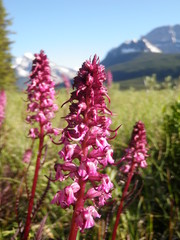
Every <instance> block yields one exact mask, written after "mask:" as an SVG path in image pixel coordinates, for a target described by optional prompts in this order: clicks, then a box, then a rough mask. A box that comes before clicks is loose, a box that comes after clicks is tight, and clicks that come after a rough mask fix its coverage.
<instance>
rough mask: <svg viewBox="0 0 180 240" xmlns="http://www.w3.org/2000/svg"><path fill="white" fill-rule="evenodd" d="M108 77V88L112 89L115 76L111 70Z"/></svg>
mask: <svg viewBox="0 0 180 240" xmlns="http://www.w3.org/2000/svg"><path fill="white" fill-rule="evenodd" d="M106 75H107V86H108V87H109V88H110V87H111V85H112V81H113V75H112V73H111V71H110V70H109V71H107V73H106Z"/></svg>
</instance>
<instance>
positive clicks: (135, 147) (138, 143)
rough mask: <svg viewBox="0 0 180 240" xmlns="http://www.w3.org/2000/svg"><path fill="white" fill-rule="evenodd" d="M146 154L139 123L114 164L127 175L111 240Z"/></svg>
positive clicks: (142, 126)
mask: <svg viewBox="0 0 180 240" xmlns="http://www.w3.org/2000/svg"><path fill="white" fill-rule="evenodd" d="M147 152H148V148H147V140H146V131H145V128H144V124H143V123H142V122H141V121H139V122H137V123H136V124H135V126H134V128H133V132H132V136H131V141H130V143H129V146H128V148H127V149H126V150H125V155H124V156H123V157H122V159H121V160H120V161H119V162H118V163H116V164H119V163H123V166H122V167H121V168H120V170H121V171H122V172H124V173H128V174H127V180H126V183H125V186H124V189H123V192H122V197H121V201H120V205H119V207H118V210H117V216H116V221H115V224H114V228H113V232H112V240H115V239H116V234H117V228H118V224H119V219H120V215H121V213H122V211H123V208H124V201H125V198H126V196H127V194H128V188H129V186H130V183H131V180H132V177H133V175H134V173H135V172H136V170H137V169H138V168H139V167H141V168H145V167H146V166H147V162H146V158H147V157H148V156H149V155H148V153H147Z"/></svg>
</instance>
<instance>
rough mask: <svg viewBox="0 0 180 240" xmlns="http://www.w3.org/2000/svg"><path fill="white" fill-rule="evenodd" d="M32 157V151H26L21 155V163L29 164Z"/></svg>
mask: <svg viewBox="0 0 180 240" xmlns="http://www.w3.org/2000/svg"><path fill="white" fill-rule="evenodd" d="M31 157H32V150H31V149H26V151H25V152H24V155H23V162H24V163H30V161H31Z"/></svg>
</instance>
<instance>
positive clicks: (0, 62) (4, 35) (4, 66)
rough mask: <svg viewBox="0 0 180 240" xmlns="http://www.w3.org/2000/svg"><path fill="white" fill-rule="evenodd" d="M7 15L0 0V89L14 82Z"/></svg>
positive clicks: (9, 22)
mask: <svg viewBox="0 0 180 240" xmlns="http://www.w3.org/2000/svg"><path fill="white" fill-rule="evenodd" d="M7 16H8V15H7V13H6V10H5V8H4V6H3V2H2V0H0V89H7V88H9V87H11V86H13V85H14V84H13V83H14V82H15V72H14V70H13V69H12V67H11V66H12V55H11V53H10V46H11V44H12V42H11V41H10V40H9V38H8V35H9V34H10V33H11V31H9V30H8V27H9V26H10V25H11V24H12V22H11V20H9V19H8V18H7Z"/></svg>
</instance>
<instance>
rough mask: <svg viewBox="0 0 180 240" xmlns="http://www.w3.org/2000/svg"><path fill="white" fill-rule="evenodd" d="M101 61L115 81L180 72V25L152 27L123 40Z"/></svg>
mask: <svg viewBox="0 0 180 240" xmlns="http://www.w3.org/2000/svg"><path fill="white" fill-rule="evenodd" d="M102 64H103V65H105V67H106V68H107V69H109V70H111V72H112V74H113V79H114V81H121V80H127V79H133V78H139V77H143V76H146V75H152V74H153V73H156V74H157V77H158V79H159V80H163V78H164V77H165V76H167V75H172V77H174V78H176V77H178V76H180V67H179V66H180V25H175V26H163V27H158V28H155V29H153V30H152V31H151V32H149V33H148V34H146V35H145V36H143V37H141V38H140V39H139V40H136V41H135V40H131V41H126V42H124V43H122V44H121V45H120V46H119V47H117V48H114V49H112V50H110V51H109V52H108V53H107V56H106V57H105V59H104V60H103V61H102Z"/></svg>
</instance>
